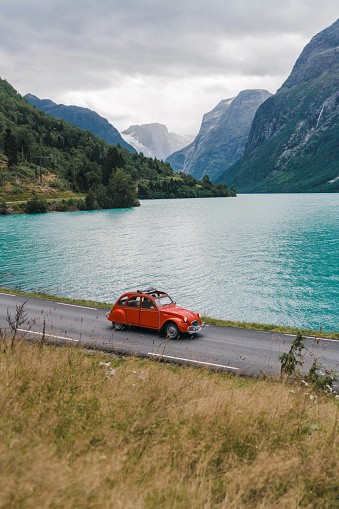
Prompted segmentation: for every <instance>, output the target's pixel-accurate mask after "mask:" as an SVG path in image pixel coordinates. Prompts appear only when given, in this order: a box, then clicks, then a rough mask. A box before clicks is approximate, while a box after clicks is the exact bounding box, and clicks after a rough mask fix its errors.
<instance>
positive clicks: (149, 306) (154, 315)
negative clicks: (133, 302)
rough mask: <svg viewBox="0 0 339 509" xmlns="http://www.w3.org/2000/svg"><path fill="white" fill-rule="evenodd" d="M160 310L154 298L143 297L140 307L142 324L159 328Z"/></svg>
mask: <svg viewBox="0 0 339 509" xmlns="http://www.w3.org/2000/svg"><path fill="white" fill-rule="evenodd" d="M159 321H160V312H159V310H158V309H157V307H156V305H155V303H154V302H153V300H152V299H149V298H148V297H143V298H142V302H141V308H140V325H141V326H143V327H150V328H151V329H159Z"/></svg>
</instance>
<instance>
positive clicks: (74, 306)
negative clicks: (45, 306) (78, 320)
mask: <svg viewBox="0 0 339 509" xmlns="http://www.w3.org/2000/svg"><path fill="white" fill-rule="evenodd" d="M57 304H60V306H72V307H73V308H82V309H96V308H90V307H89V306H79V305H78V304H67V303H66V302H57Z"/></svg>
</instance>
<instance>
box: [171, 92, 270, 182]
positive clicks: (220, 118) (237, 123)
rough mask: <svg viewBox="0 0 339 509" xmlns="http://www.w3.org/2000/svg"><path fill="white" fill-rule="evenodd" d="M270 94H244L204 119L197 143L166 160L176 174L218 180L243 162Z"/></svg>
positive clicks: (208, 114) (227, 100) (217, 107)
mask: <svg viewBox="0 0 339 509" xmlns="http://www.w3.org/2000/svg"><path fill="white" fill-rule="evenodd" d="M270 95H271V94H270V93H269V92H267V91H266V90H243V91H242V92H240V93H239V94H238V95H237V96H236V97H232V98H230V99H225V100H223V101H221V102H220V103H219V104H218V105H217V106H216V107H215V108H214V109H213V110H212V111H210V112H209V113H206V114H205V115H204V117H203V120H202V124H201V128H200V131H199V134H198V136H197V137H196V138H195V140H194V142H193V143H191V144H190V145H189V146H188V147H185V148H183V149H182V150H180V151H178V152H176V153H174V154H172V155H171V156H170V157H168V158H167V161H168V162H169V163H170V165H171V166H172V168H173V169H174V170H175V171H176V172H180V171H183V172H184V173H188V174H191V175H193V176H194V177H195V178H198V179H201V178H202V177H203V176H204V175H206V174H208V175H209V177H210V178H211V180H215V179H216V178H217V177H218V175H220V173H222V172H223V171H224V170H225V169H226V168H228V167H229V166H231V165H232V164H233V163H235V162H236V161H237V160H238V159H240V158H241V156H242V155H243V152H244V148H245V145H246V142H247V138H248V134H249V131H250V127H251V123H252V120H253V118H254V115H255V112H256V110H257V109H258V107H259V105H260V104H261V103H262V102H264V101H265V100H266V99H267V98H268V97H269V96H270Z"/></svg>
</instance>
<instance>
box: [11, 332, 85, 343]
mask: <svg viewBox="0 0 339 509" xmlns="http://www.w3.org/2000/svg"><path fill="white" fill-rule="evenodd" d="M17 330H18V331H20V332H28V334H38V335H39V336H43V334H44V333H43V332H34V331H33V330H25V329H17ZM45 336H48V337H49V338H57V339H67V340H68V341H75V342H76V343H78V341H79V340H78V339H73V338H65V337H64V336H55V335H54V334H46V333H45Z"/></svg>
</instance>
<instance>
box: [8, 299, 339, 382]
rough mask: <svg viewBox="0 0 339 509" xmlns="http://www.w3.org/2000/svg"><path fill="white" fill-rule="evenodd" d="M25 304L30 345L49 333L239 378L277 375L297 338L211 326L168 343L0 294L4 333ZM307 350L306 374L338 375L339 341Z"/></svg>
mask: <svg viewBox="0 0 339 509" xmlns="http://www.w3.org/2000/svg"><path fill="white" fill-rule="evenodd" d="M24 302H25V305H24V311H25V314H26V320H25V321H24V323H22V324H20V325H19V327H18V331H19V332H20V333H21V334H22V335H23V336H24V337H26V338H27V339H29V340H38V339H39V338H40V339H41V337H42V335H43V333H44V332H45V338H46V340H50V341H54V342H56V343H61V344H65V343H74V344H76V345H79V346H83V347H86V348H96V349H102V350H106V351H110V352H118V353H122V354H137V355H141V356H146V357H150V358H154V359H162V360H168V361H174V362H180V363H183V364H191V365H197V366H205V367H208V368H212V369H217V370H225V371H229V372H234V373H238V374H246V375H257V374H259V373H260V372H261V371H263V372H264V373H266V374H269V375H274V374H278V373H279V372H280V363H279V360H278V356H279V355H281V353H282V352H287V351H288V350H289V348H290V345H291V342H292V341H293V339H294V337H295V336H294V335H290V334H283V333H277V332H266V331H256V330H249V329H240V328H233V327H221V326H216V325H209V326H208V327H206V329H205V330H204V331H203V332H201V333H200V334H197V335H195V336H194V337H193V339H191V338H190V336H188V335H187V336H182V337H180V339H178V340H175V341H168V340H166V338H165V336H164V335H159V334H158V332H157V331H151V330H148V329H142V328H138V327H133V326H131V327H127V328H126V329H125V330H123V331H115V330H113V329H112V324H111V322H109V321H108V320H107V319H106V310H104V309H99V308H91V307H84V306H78V305H73V304H64V303H61V302H53V301H49V300H43V299H35V298H27V297H21V296H16V295H9V294H4V293H0V328H1V329H2V330H6V331H8V332H10V328H9V325H8V321H7V318H6V317H7V315H8V314H9V315H10V316H11V318H12V319H14V318H15V314H16V309H17V306H20V305H22V304H23V303H24ZM307 347H308V353H307V355H306V357H305V368H306V369H308V368H309V367H310V365H311V362H313V359H314V357H317V358H319V359H320V360H321V361H322V362H324V363H325V365H326V366H327V367H328V368H329V369H334V370H338V371H339V340H335V339H320V340H318V341H315V340H314V338H309V340H308V344H307Z"/></svg>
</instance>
